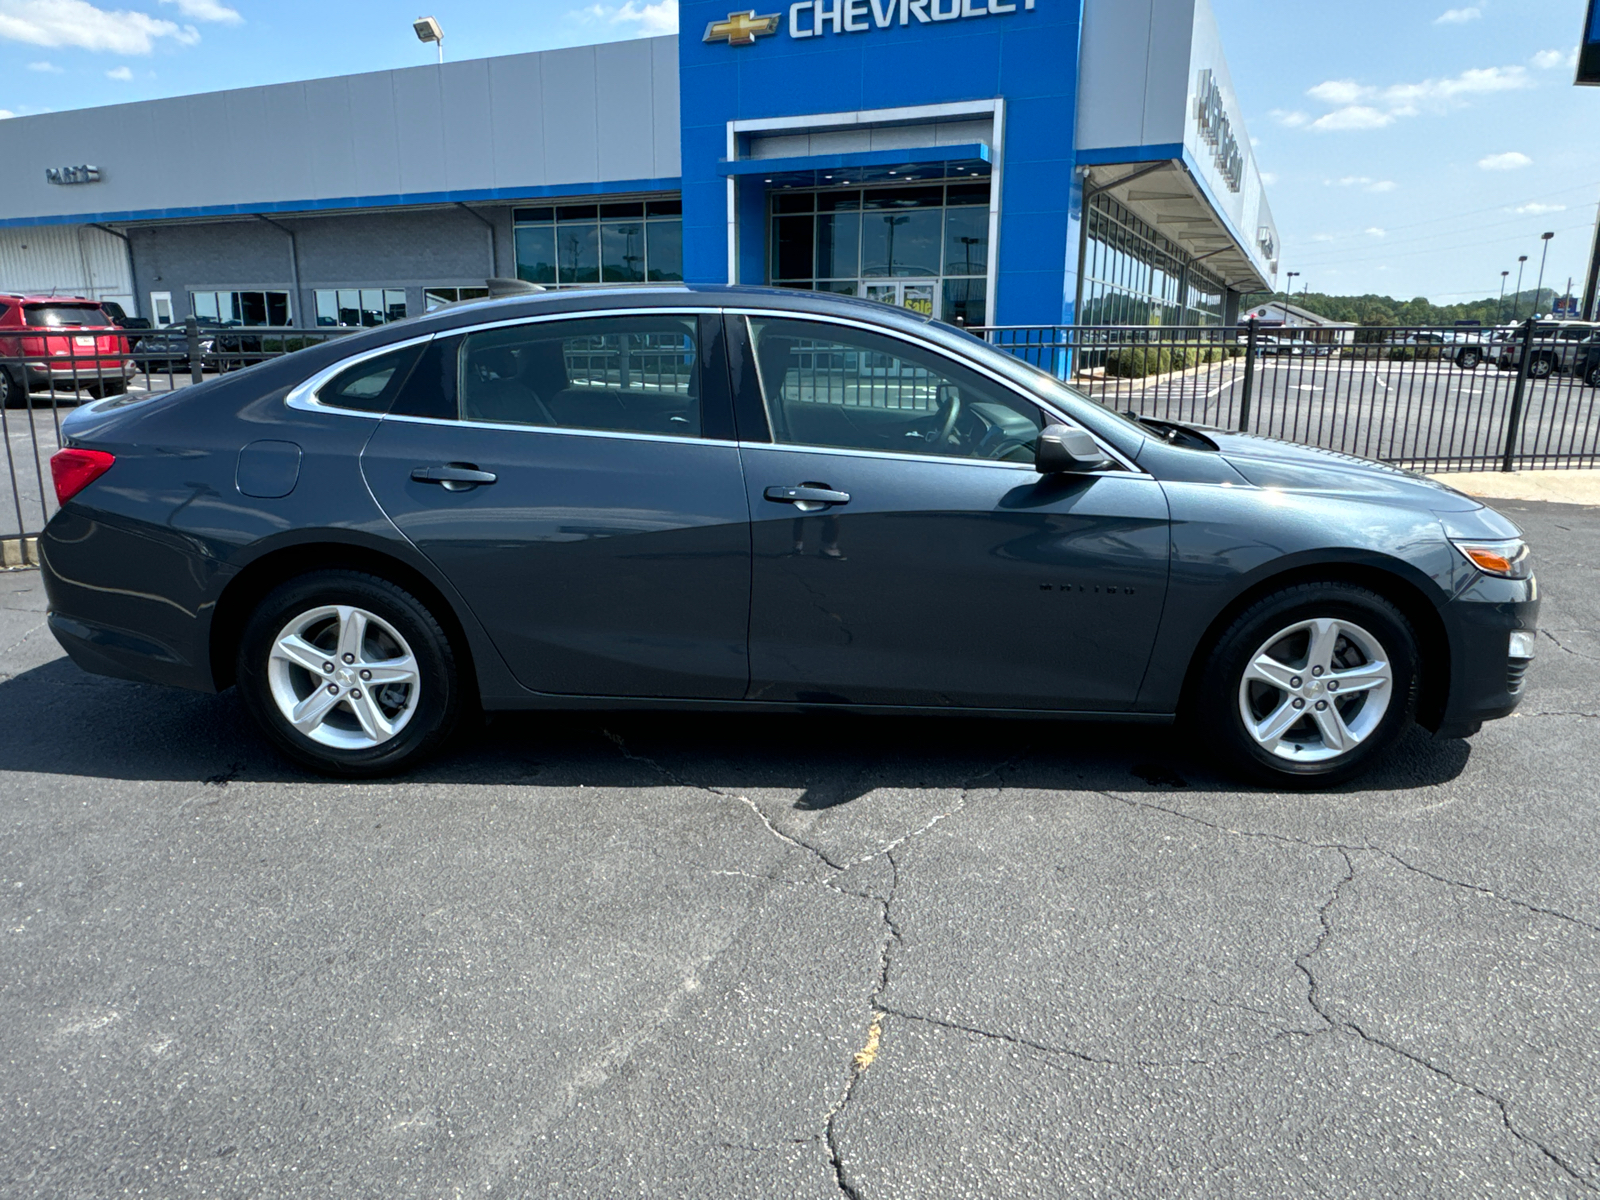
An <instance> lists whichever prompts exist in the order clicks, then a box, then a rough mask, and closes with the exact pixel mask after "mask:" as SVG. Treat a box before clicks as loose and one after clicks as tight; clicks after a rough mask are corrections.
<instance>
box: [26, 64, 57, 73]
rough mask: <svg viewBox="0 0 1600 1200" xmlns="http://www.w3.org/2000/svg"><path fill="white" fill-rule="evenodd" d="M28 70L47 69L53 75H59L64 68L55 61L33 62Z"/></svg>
mask: <svg viewBox="0 0 1600 1200" xmlns="http://www.w3.org/2000/svg"><path fill="white" fill-rule="evenodd" d="M28 70H30V71H45V72H48V73H49V74H51V75H59V74H61V70H62V69H61V68H60V67H58V66H56V65H55V63H53V62H31V63H29V64H28Z"/></svg>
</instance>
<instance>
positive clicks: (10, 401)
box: [0, 321, 1600, 561]
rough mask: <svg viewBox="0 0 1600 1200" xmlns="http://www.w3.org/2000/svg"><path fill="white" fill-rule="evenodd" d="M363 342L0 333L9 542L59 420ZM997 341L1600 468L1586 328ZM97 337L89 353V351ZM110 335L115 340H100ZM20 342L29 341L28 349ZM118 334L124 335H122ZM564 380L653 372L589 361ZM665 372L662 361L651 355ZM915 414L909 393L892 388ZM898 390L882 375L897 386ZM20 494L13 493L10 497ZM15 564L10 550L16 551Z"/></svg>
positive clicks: (1393, 430) (1354, 434) (1306, 421)
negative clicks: (112, 398) (96, 404)
mask: <svg viewBox="0 0 1600 1200" xmlns="http://www.w3.org/2000/svg"><path fill="white" fill-rule="evenodd" d="M353 332H356V331H355V330H353V329H344V328H335V329H329V328H320V329H267V328H238V327H234V328H208V327H206V326H203V325H198V324H196V323H195V322H193V321H190V322H189V323H188V324H187V325H186V326H171V327H168V328H167V329H162V330H132V329H130V330H124V331H121V332H119V333H116V334H107V333H106V332H105V331H76V330H71V329H65V330H60V331H54V330H39V331H38V332H37V333H35V332H34V331H32V330H28V331H21V330H19V331H17V333H15V334H13V333H11V332H9V331H5V330H0V373H3V379H0V390H3V391H4V393H5V404H4V406H3V407H0V437H3V438H4V441H5V446H6V463H5V473H4V475H3V476H0V541H9V540H10V539H13V538H18V537H21V538H23V539H27V538H30V537H33V536H36V535H37V534H38V532H39V531H40V530H41V529H43V528H44V525H45V522H46V521H48V520H49V519H50V516H51V515H52V514H53V513H54V511H55V507H56V504H55V489H54V487H53V486H52V485H51V482H50V470H49V459H50V456H51V455H52V454H53V453H55V451H56V449H57V448H58V447H59V446H60V441H61V419H62V416H63V415H64V414H65V413H66V412H68V411H70V410H71V409H72V408H74V407H76V406H77V405H79V404H82V403H85V402H87V401H89V400H91V399H94V398H97V397H102V396H108V395H117V394H121V393H125V392H131V393H135V394H138V393H149V392H166V391H172V390H174V389H177V388H182V387H188V386H190V385H191V384H194V383H199V382H201V381H202V380H204V379H207V378H212V377H214V376H216V375H218V374H221V373H226V372H229V371H235V370H238V369H240V368H242V367H247V366H249V365H251V364H252V363H256V362H261V361H264V360H266V359H270V358H276V357H278V356H280V355H283V354H288V353H291V352H293V351H295V350H299V349H301V348H303V347H306V346H310V345H315V344H318V343H321V342H325V341H327V340H329V339H330V338H336V337H342V336H344V335H346V334H349V333H353ZM973 332H974V333H976V334H978V336H980V337H983V338H985V339H986V340H988V341H989V342H990V343H991V344H993V345H995V346H997V347H999V348H1000V349H1002V350H1005V351H1006V352H1007V353H1010V354H1014V355H1016V356H1018V357H1019V358H1023V359H1025V360H1027V361H1029V362H1031V363H1033V364H1034V365H1036V366H1039V367H1042V368H1044V369H1045V370H1047V371H1049V372H1051V373H1052V374H1054V375H1056V376H1057V377H1058V378H1061V379H1064V380H1066V381H1067V382H1068V383H1069V384H1071V385H1072V386H1073V387H1075V388H1077V389H1079V390H1080V391H1082V392H1083V393H1084V394H1086V395H1088V396H1089V397H1091V398H1092V399H1094V400H1097V401H1098V402H1100V403H1102V404H1105V405H1107V406H1108V407H1111V408H1115V409H1116V410H1118V411H1119V412H1133V413H1137V414H1139V415H1141V416H1153V417H1161V418H1164V419H1166V420H1172V421H1182V422H1188V423H1194V424H1200V425H1211V426H1219V427H1222V428H1225V429H1232V430H1243V431H1246V432H1249V433H1257V434H1264V435H1266V436H1269V437H1275V438H1281V439H1284V440H1286V441H1294V442H1303V443H1306V444H1308V445H1314V446H1321V447H1323V448H1325V449H1328V450H1336V451H1340V452H1343V453H1346V454H1354V455H1359V456H1361V457H1364V458H1376V459H1381V460H1383V461H1386V462H1392V463H1396V464H1399V465H1402V466H1406V467H1411V468H1414V469H1417V470H1423V471H1447V470H1475V471H1488V470H1507V471H1509V470H1516V469H1534V468H1548V467H1595V466H1600V339H1596V338H1593V337H1591V336H1590V335H1589V330H1588V328H1587V327H1584V326H1580V325H1575V324H1572V323H1567V324H1564V325H1557V324H1552V323H1550V322H1540V323H1537V324H1535V323H1534V322H1531V321H1530V322H1524V323H1523V324H1522V325H1520V326H1518V327H1516V328H1514V329H1510V330H1477V329H1471V330H1462V329H1432V328H1428V329H1423V328H1414V329H1356V328H1338V329H1331V330H1299V329H1291V330H1285V329H1281V328H1277V327H1272V326H1266V325H1259V324H1255V323H1251V324H1248V325H1242V326H1239V327H1237V328H1232V327H1214V326H1206V327H1199V326H1191V327H1183V328H1171V327H1168V328H1159V327H1154V328H1153V327H1147V326H1122V327H1109V326H1002V327H991V328H986V329H975V330H973ZM85 338H88V339H90V341H89V343H88V344H80V340H81V339H85ZM108 338H109V339H111V340H109V341H107V340H105V339H108ZM25 339H26V340H25ZM118 339H120V341H119V340H118ZM578 357H582V358H583V360H584V361H583V362H582V363H569V367H568V369H569V372H571V373H573V374H574V375H575V376H576V375H582V374H583V373H584V371H586V370H587V371H589V372H590V373H591V374H593V373H595V372H603V373H604V375H605V377H606V378H611V377H612V376H614V375H617V374H618V372H620V371H627V372H629V373H630V375H631V374H632V373H633V372H635V371H642V372H646V373H648V372H652V371H653V372H656V373H657V374H662V375H663V379H664V380H665V378H666V376H668V375H670V376H671V378H672V380H673V381H676V378H677V375H676V374H674V372H677V373H679V374H681V372H680V371H679V370H678V362H677V359H676V358H675V357H672V356H667V357H663V356H662V355H660V354H657V355H654V356H650V357H649V361H646V360H645V359H640V360H639V361H638V362H637V363H635V362H634V361H633V360H632V359H630V360H629V361H628V362H627V363H624V362H622V360H621V359H618V360H617V361H616V362H612V361H611V360H610V359H605V360H604V361H601V359H602V357H603V356H599V355H595V354H586V355H582V356H578ZM658 360H659V361H658ZM893 382H894V383H895V386H897V387H900V388H902V389H909V390H906V393H905V394H906V396H907V397H910V399H908V400H907V402H908V403H911V404H912V405H915V404H916V403H917V402H918V401H917V400H916V399H915V397H914V393H915V391H916V387H915V385H916V381H915V380H907V379H897V380H895V381H893ZM887 384H888V381H885V386H887ZM6 489H9V495H7V494H6ZM7 554H8V561H9V559H10V557H12V556H13V552H12V551H8V552H7Z"/></svg>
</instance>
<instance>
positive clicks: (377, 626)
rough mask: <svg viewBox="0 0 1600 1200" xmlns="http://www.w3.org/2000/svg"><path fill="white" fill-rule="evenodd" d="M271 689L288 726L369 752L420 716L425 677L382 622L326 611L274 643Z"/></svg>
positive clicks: (298, 622)
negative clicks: (414, 716)
mask: <svg viewBox="0 0 1600 1200" xmlns="http://www.w3.org/2000/svg"><path fill="white" fill-rule="evenodd" d="M267 684H268V687H269V689H270V690H271V693H272V699H273V702H274V703H275V704H276V705H277V706H278V712H279V713H280V714H282V716H283V719H284V720H285V721H287V722H288V723H289V724H290V725H291V726H292V727H293V728H295V729H297V730H299V732H300V733H302V734H304V735H305V736H306V737H308V738H310V739H311V740H312V741H314V742H318V743H320V744H321V745H324V746H331V747H333V748H335V749H339V750H368V749H371V748H373V747H375V746H381V745H383V744H384V743H385V742H387V741H389V740H390V739H392V738H393V737H394V736H395V735H396V734H398V733H399V732H400V731H401V730H402V729H403V728H405V726H406V723H407V722H408V721H410V720H411V718H412V716H413V715H414V714H415V713H416V711H417V701H418V700H419V699H420V698H421V693H422V676H421V671H420V669H419V667H418V665H417V660H416V656H415V655H413V654H412V652H411V647H410V646H409V645H407V644H406V640H405V638H403V637H401V636H400V633H399V631H398V630H396V629H395V627H394V626H393V625H391V624H389V623H388V622H387V621H385V620H384V619H383V618H382V617H379V616H377V615H376V614H374V613H371V612H368V611H367V610H366V609H363V608H356V607H353V606H350V605H344V604H339V605H324V606H322V607H319V608H313V609H310V610H308V611H306V612H303V613H301V614H300V615H299V616H297V617H295V618H294V619H293V620H291V621H289V623H288V624H286V625H285V626H284V627H283V628H282V629H281V630H280V631H279V632H278V635H277V637H275V638H274V639H273V642H272V650H271V652H270V655H269V658H268V662H267Z"/></svg>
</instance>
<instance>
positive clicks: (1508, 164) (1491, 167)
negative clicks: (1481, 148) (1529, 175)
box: [1478, 150, 1533, 171]
mask: <svg viewBox="0 0 1600 1200" xmlns="http://www.w3.org/2000/svg"><path fill="white" fill-rule="evenodd" d="M1478 165H1479V166H1480V167H1482V168H1483V169H1484V170H1485V171H1515V170H1516V169H1517V168H1518V167H1527V166H1532V165H1533V159H1531V158H1529V157H1528V156H1527V155H1526V154H1523V153H1522V152H1521V151H1520V150H1507V151H1506V152H1505V153H1504V154H1490V155H1487V156H1486V157H1484V158H1480V159H1479V160H1478Z"/></svg>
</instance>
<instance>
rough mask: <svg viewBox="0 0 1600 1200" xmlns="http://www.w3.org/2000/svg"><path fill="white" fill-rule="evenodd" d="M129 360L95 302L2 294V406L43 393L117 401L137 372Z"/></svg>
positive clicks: (122, 341)
mask: <svg viewBox="0 0 1600 1200" xmlns="http://www.w3.org/2000/svg"><path fill="white" fill-rule="evenodd" d="M129 354H130V348H129V345H128V339H127V337H126V335H124V334H123V332H122V330H120V329H118V328H117V327H116V326H115V325H114V324H112V322H111V318H110V317H108V316H106V314H105V310H104V309H102V308H101V307H100V304H99V302H98V301H95V300H86V299H84V298H83V297H82V296H22V295H17V294H15V293H0V404H10V403H12V402H14V401H15V400H16V399H18V398H20V396H21V394H22V392H23V391H24V389H26V390H27V391H30V392H31V391H35V390H37V389H39V388H43V387H54V388H58V389H60V390H62V391H67V392H74V391H77V390H79V389H80V388H81V389H82V390H84V391H86V392H88V393H89V394H90V395H92V396H115V395H118V394H120V393H122V392H125V391H127V390H128V380H129V378H130V377H132V375H133V374H134V371H135V366H134V363H133V360H132V358H130V357H129Z"/></svg>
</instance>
